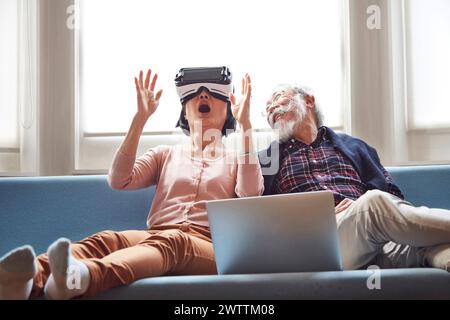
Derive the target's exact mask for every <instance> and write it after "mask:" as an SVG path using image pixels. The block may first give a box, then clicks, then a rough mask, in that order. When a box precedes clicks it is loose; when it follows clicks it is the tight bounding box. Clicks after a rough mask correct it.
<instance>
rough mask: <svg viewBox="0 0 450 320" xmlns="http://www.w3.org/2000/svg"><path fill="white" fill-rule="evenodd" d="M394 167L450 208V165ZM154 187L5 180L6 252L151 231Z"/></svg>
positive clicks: (402, 181) (1, 191)
mask: <svg viewBox="0 0 450 320" xmlns="http://www.w3.org/2000/svg"><path fill="white" fill-rule="evenodd" d="M388 170H389V171H390V172H391V174H392V175H393V177H394V180H395V181H396V183H397V184H398V185H399V187H400V189H402V191H403V192H404V194H405V196H406V198H407V199H408V200H409V201H411V202H412V203H413V204H414V205H426V206H430V207H440V208H447V209H450V166H430V167H395V168H388ZM154 191H155V189H154V187H150V188H147V189H142V190H137V191H123V192H121V191H114V190H111V189H110V188H109V186H108V184H107V182H106V176H68V177H35V178H0V256H1V255H3V254H4V253H6V252H7V251H9V250H10V249H12V248H14V247H17V246H21V245H24V244H32V245H33V247H34V248H35V250H36V252H37V253H41V252H44V251H45V250H46V248H47V246H48V245H49V244H50V243H51V242H52V241H54V240H55V239H57V238H59V237H67V238H69V239H71V240H72V241H77V240H80V239H82V238H84V237H86V236H88V235H91V234H93V233H96V232H99V231H102V230H117V231H120V230H129V229H141V230H142V229H145V228H146V219H147V214H148V212H149V210H150V206H151V202H152V200H153V196H154Z"/></svg>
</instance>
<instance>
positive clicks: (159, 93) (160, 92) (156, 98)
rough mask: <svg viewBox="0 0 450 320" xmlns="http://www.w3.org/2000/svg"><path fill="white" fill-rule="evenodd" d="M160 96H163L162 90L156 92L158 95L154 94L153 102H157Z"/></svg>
mask: <svg viewBox="0 0 450 320" xmlns="http://www.w3.org/2000/svg"><path fill="white" fill-rule="evenodd" d="M162 94H163V90H162V89H161V90H159V91H158V93H156V97H155V100H156V101H159V99H161V96H162Z"/></svg>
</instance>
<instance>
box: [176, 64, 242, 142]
mask: <svg viewBox="0 0 450 320" xmlns="http://www.w3.org/2000/svg"><path fill="white" fill-rule="evenodd" d="M175 85H176V88H177V93H178V96H179V97H180V102H181V104H182V105H183V106H184V104H185V103H186V102H187V101H189V100H190V99H192V98H194V97H195V96H196V95H197V94H199V92H200V91H201V90H203V89H206V90H208V92H209V94H211V96H213V97H214V98H217V99H220V100H222V101H225V102H227V119H226V121H225V124H224V127H223V129H222V135H225V136H226V135H227V133H229V132H230V131H234V130H235V129H236V120H235V119H234V117H233V114H232V112H231V102H230V99H229V94H230V93H232V92H233V91H234V87H233V83H232V74H231V71H230V69H228V68H227V67H212V68H183V69H180V71H179V72H178V74H177V75H176V77H175ZM176 126H177V127H180V128H181V129H182V130H183V132H184V133H185V134H186V135H190V131H189V123H188V121H187V120H186V117H185V116H184V107H183V109H182V110H181V114H180V118H179V120H178V121H177V125H176Z"/></svg>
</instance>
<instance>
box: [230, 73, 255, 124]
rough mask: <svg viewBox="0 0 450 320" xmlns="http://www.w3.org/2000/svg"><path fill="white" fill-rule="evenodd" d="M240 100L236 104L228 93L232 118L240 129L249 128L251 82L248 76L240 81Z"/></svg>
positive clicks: (231, 94)
mask: <svg viewBox="0 0 450 320" xmlns="http://www.w3.org/2000/svg"><path fill="white" fill-rule="evenodd" d="M241 95H242V96H241V99H240V100H239V102H237V100H236V97H235V95H234V94H233V93H230V101H231V111H232V113H233V117H234V118H235V119H236V121H237V122H238V123H239V125H240V126H241V128H242V129H248V128H251V122H250V98H251V95H252V81H251V79H250V76H249V75H248V74H246V75H245V77H244V79H242V92H241Z"/></svg>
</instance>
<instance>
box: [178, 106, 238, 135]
mask: <svg viewBox="0 0 450 320" xmlns="http://www.w3.org/2000/svg"><path fill="white" fill-rule="evenodd" d="M185 113H186V102H185V103H183V107H182V108H181V114H180V119H178V122H177V125H176V127H180V128H181V130H183V132H184V134H185V135H187V136H189V135H190V134H191V131H190V130H189V123H188V121H187V119H186V117H185V116H184V115H185ZM235 130H236V119H234V117H233V113H232V112H231V102H230V101H227V119H226V120H225V123H224V124H223V128H222V136H227V135H228V133H231V132H234V131H235Z"/></svg>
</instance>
